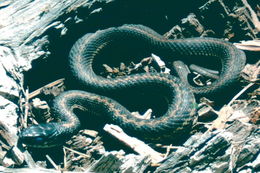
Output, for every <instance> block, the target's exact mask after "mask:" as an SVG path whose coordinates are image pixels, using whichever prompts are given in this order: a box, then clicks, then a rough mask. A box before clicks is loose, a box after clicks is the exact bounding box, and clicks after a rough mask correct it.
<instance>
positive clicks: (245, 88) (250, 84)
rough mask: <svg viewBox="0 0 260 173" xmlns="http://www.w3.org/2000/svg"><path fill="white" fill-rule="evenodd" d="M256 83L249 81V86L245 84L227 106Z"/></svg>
mask: <svg viewBox="0 0 260 173" xmlns="http://www.w3.org/2000/svg"><path fill="white" fill-rule="evenodd" d="M254 84H255V83H249V84H248V85H247V86H245V87H244V88H243V89H242V90H241V91H240V92H239V93H237V95H235V96H234V97H233V98H232V100H231V101H230V102H229V103H228V104H227V106H230V105H231V104H232V103H233V102H234V101H235V100H236V99H237V98H238V97H240V96H241V95H242V94H243V93H244V92H245V91H246V90H248V89H249V88H250V87H251V86H253V85H254Z"/></svg>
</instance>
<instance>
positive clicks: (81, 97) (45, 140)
mask: <svg viewBox="0 0 260 173" xmlns="http://www.w3.org/2000/svg"><path fill="white" fill-rule="evenodd" d="M119 46H124V48H125V49H126V50H128V53H129V54H131V56H132V55H133V54H134V55H135V54H136V55H137V54H138V55H139V53H142V55H143V56H146V55H149V54H150V53H155V54H158V55H163V56H164V55H166V56H165V57H166V58H168V60H171V57H170V56H169V55H174V56H178V57H193V56H202V57H206V58H210V57H214V58H219V59H220V61H221V65H222V68H221V70H220V76H219V78H218V79H217V80H216V81H214V82H213V83H212V84H211V85H210V86H204V87H194V86H191V85H189V84H188V83H186V82H183V81H180V79H178V78H176V77H173V76H171V75H166V74H159V73H144V74H134V75H129V76H124V77H119V78H113V79H107V78H104V77H102V76H99V75H97V73H96V71H95V68H94V67H95V66H96V64H95V63H96V59H100V58H101V59H105V60H106V57H107V55H106V56H105V57H103V56H100V55H102V53H103V51H104V50H105V49H110V48H115V47H119ZM133 47H134V48H135V49H133ZM115 51H116V50H115ZM122 56H124V55H122ZM126 56H128V55H126ZM134 57H135V56H134ZM109 58H110V57H109ZM107 60H110V59H107ZM69 62H70V67H71V71H72V73H73V76H74V78H75V80H77V81H79V82H80V83H81V84H82V85H83V86H84V88H85V89H86V90H87V91H88V92H87V91H80V90H72V91H67V92H64V93H62V94H61V95H60V96H58V97H57V98H56V99H55V100H54V106H53V110H54V112H55V116H56V118H57V119H59V120H60V121H59V122H52V123H47V124H40V125H33V126H31V127H29V128H26V129H24V130H23V131H22V132H21V134H20V139H21V140H22V142H23V143H25V144H27V145H28V146H32V147H51V146H56V145H60V144H62V143H63V142H64V141H65V140H67V139H68V138H70V137H71V136H72V135H73V134H75V133H77V132H78V130H79V129H80V121H79V120H78V118H77V116H76V115H75V114H74V112H73V110H74V109H75V108H77V107H84V108H86V110H87V112H88V113H89V114H90V115H91V114H93V115H98V116H102V117H106V118H107V119H108V121H110V122H111V123H115V124H118V125H119V126H121V127H122V128H123V129H124V130H126V131H127V132H128V133H129V134H131V135H133V136H136V137H139V138H143V139H152V140H158V139H159V140H160V139H165V138H166V137H171V138H173V137H174V136H181V135H183V134H184V133H188V132H189V131H190V129H191V127H192V125H193V124H194V122H195V120H196V106H195V105H196V102H195V98H194V94H196V95H206V94H214V93H216V92H219V91H220V90H222V89H223V88H225V87H227V86H229V85H231V84H232V83H233V82H234V81H236V80H237V78H238V77H239V74H240V71H241V70H242V68H243V66H244V64H245V55H244V53H243V52H242V51H240V50H238V49H237V48H235V47H234V46H233V45H232V44H231V43H228V42H226V41H223V40H221V39H214V38H190V39H177V40H169V39H165V38H163V37H162V36H161V35H160V34H158V33H156V32H155V31H153V30H152V29H150V28H148V27H145V26H142V25H123V26H121V27H113V28H108V29H105V30H100V31H97V32H96V33H94V34H86V35H85V36H83V37H82V38H80V39H79V40H78V41H77V42H76V43H75V44H74V45H73V47H72V49H71V51H70V55H69ZM143 87H144V88H146V87H147V88H156V89H158V92H160V91H163V92H162V93H164V94H165V97H166V99H167V103H168V110H167V112H166V113H165V114H164V115H163V116H160V117H156V118H154V119H149V120H144V119H138V118H136V117H133V116H132V115H131V113H130V112H129V111H128V110H127V109H126V108H125V107H123V106H122V105H120V104H119V103H118V102H117V101H115V100H113V99H111V98H108V97H107V96H110V95H111V94H113V93H127V90H128V89H129V88H143ZM93 93H95V94H93ZM102 95H105V96H102Z"/></svg>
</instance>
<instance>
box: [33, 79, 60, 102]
mask: <svg viewBox="0 0 260 173" xmlns="http://www.w3.org/2000/svg"><path fill="white" fill-rule="evenodd" d="M64 80H65V79H64V78H61V79H58V80H56V81H54V82H51V83H49V84H47V85H45V86H43V87H41V88H39V89H37V90H35V91H33V92H31V93H30V94H29V98H28V99H32V98H33V97H36V96H37V95H39V94H41V92H42V91H43V90H44V89H45V88H51V87H53V86H56V85H59V84H63V82H64Z"/></svg>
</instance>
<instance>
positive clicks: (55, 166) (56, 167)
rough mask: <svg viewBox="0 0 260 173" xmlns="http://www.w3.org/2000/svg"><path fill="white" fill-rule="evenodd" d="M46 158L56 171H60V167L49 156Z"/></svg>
mask: <svg viewBox="0 0 260 173" xmlns="http://www.w3.org/2000/svg"><path fill="white" fill-rule="evenodd" d="M46 158H47V159H48V160H49V161H50V163H51V164H52V166H53V167H54V168H55V169H56V170H59V167H58V166H57V165H56V163H55V162H54V161H53V160H52V159H51V157H50V156H49V155H46Z"/></svg>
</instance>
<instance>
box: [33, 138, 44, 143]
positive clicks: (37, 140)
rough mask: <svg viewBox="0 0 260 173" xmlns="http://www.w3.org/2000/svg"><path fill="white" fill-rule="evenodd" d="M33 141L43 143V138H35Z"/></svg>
mask: <svg viewBox="0 0 260 173" xmlns="http://www.w3.org/2000/svg"><path fill="white" fill-rule="evenodd" d="M35 141H36V142H42V141H43V138H42V137H36V138H35Z"/></svg>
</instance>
